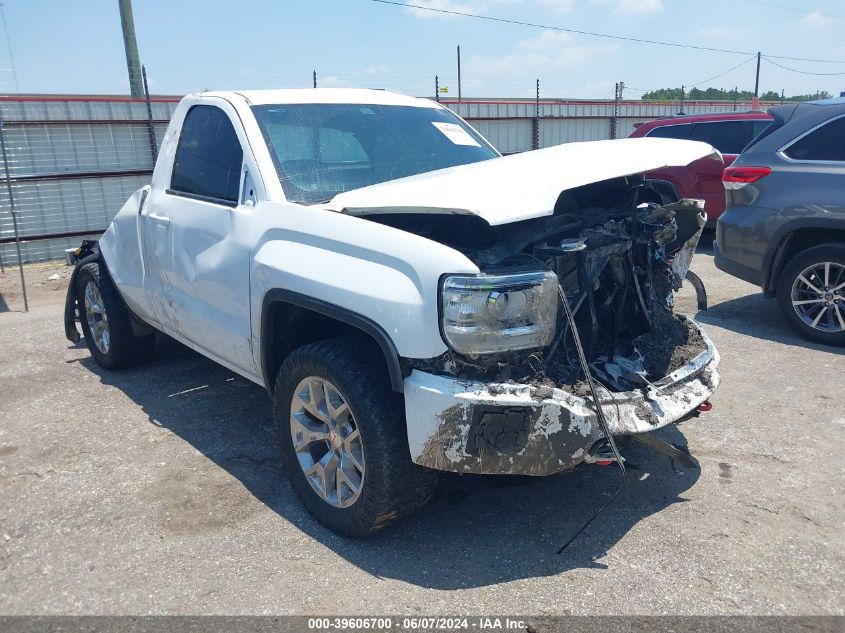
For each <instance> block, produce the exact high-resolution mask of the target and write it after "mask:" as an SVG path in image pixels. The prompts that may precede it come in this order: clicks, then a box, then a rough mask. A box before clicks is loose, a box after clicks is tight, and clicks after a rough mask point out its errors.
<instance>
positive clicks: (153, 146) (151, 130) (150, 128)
mask: <svg viewBox="0 0 845 633" xmlns="http://www.w3.org/2000/svg"><path fill="white" fill-rule="evenodd" d="M141 77H143V79H144V98H145V99H146V101H147V132H148V134H149V135H150V154H151V155H152V157H153V168H155V165H156V161H157V160H158V142H156V128H155V124H154V123H153V104H152V101H150V87H149V85H147V67H146V66H141Z"/></svg>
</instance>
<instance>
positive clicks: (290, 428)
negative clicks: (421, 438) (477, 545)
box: [273, 337, 437, 536]
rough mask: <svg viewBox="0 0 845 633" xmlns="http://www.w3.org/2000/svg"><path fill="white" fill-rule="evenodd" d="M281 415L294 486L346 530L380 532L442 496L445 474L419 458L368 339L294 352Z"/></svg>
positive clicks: (281, 438)
mask: <svg viewBox="0 0 845 633" xmlns="http://www.w3.org/2000/svg"><path fill="white" fill-rule="evenodd" d="M273 417H274V421H275V426H276V435H277V439H278V442H279V448H280V450H281V453H282V459H283V462H284V467H285V471H286V474H287V476H288V478H289V479H290V482H291V485H292V486H293V488H294V490H295V491H296V493H297V495H298V496H299V498H300V499H301V500H302V502H303V504H304V505H305V506H306V508H308V510H309V511H310V512H311V514H313V515H314V517H316V518H317V520H318V521H320V522H321V523H323V524H324V525H326V526H327V527H329V528H330V529H332V530H333V531H335V532H338V533H339V534H344V535H348V536H360V535H364V534H369V533H371V532H375V531H376V530H379V529H381V528H383V527H385V526H386V525H388V524H389V523H391V522H393V521H394V520H396V519H398V518H400V517H402V516H405V515H407V514H410V513H411V512H413V511H414V510H416V509H418V508H420V507H422V506H423V505H424V504H425V503H426V502H427V501H428V500H429V499H430V498H431V497H432V496H433V494H434V489H435V485H436V483H437V474H436V472H435V471H432V470H429V469H427V468H424V467H422V466H417V465H416V464H414V463H413V462H412V461H411V456H410V453H409V451H408V440H407V433H406V430H405V412H404V407H403V403H402V398H401V396H400V395H399V394H396V393H394V392H393V391H392V390H391V387H390V382H389V379H388V376H387V371H386V368H385V367H384V360H383V359H382V358H380V357H379V354H378V352H377V351H376V350H375V349H374V348H373V346H371V345H369V344H368V341H366V340H364V339H358V338H355V337H343V338H336V339H329V340H325V341H319V342H317V343H311V344H309V345H305V346H303V347H300V348H299V349H297V350H295V351H293V352H292V353H291V355H290V356H289V357H288V358H287V359H286V360H285V362H284V363H283V364H282V367H281V368H280V369H279V374H278V378H277V379H276V385H275V388H274V392H273Z"/></svg>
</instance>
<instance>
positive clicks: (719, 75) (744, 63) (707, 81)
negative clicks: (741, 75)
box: [690, 55, 757, 88]
mask: <svg viewBox="0 0 845 633" xmlns="http://www.w3.org/2000/svg"><path fill="white" fill-rule="evenodd" d="M756 57H757V55H752V56H751V57H749V58H748V59H746V60H745V61H744V62H741V63H739V64H737V65H736V66H734V67H733V68H728V69H727V70H726V71H725V72H723V73H719V74H718V75H716V76H715V77H710V79H705V80H703V81H699V82H698V83H695V84H692V85H691V86H690V88H695V87H696V86H700V85H701V84H706V83H710V82H711V81H713V80H714V79H718V78H719V77H724V76H725V75H727V74H728V73H730V72H733V71H735V70H736V69H737V68H739V67H740V66H745V65H746V64H747V63H748V62H750V61H751V60H752V59H755V58H756Z"/></svg>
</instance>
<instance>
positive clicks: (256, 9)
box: [0, 0, 845, 98]
mask: <svg viewBox="0 0 845 633" xmlns="http://www.w3.org/2000/svg"><path fill="white" fill-rule="evenodd" d="M407 1H408V2H414V3H415V4H420V5H427V6H433V7H439V8H445V9H454V10H458V11H464V12H474V13H480V14H485V15H491V16H497V17H502V18H508V19H514V20H521V21H528V22H536V23H541V24H545V25H553V26H562V27H567V28H574V29H582V30H590V31H600V32H604V33H610V34H617V35H626V36H634V37H643V38H647V39H659V40H668V41H675V42H685V43H689V44H695V45H702V46H713V47H717V48H726V49H735V50H742V51H756V50H763V51H764V54H765V53H769V54H772V55H785V56H794V57H805V58H824V59H837V60H843V63H842V64H820V63H810V62H801V61H785V60H778V61H779V63H781V64H783V65H785V66H790V67H792V68H794V69H798V70H802V71H811V72H818V73H832V72H842V73H845V28H843V27H844V26H845V2H843V1H842V0H771V2H768V1H765V0H764V1H761V0H407ZM3 4H4V7H5V12H6V17H7V21H8V26H9V34H10V39H11V45H12V50H13V54H14V59H15V62H16V66H17V74H18V80H19V84H20V89H21V91H22V92H45V93H106V94H123V93H126V92H128V82H127V79H126V65H125V57H124V52H123V40H122V35H121V30H120V18H119V13H118V8H117V0H76V1H74V2H68V1H61V0H5V1H4V2H3ZM133 4H134V14H135V26H136V29H137V33H138V47H139V51H140V54H141V59H142V62H143V63H144V64H145V65H146V66H147V71H148V74H149V76H150V78H151V84H152V85H151V90H152V91H153V92H154V93H158V94H175V95H179V94H185V93H188V92H195V91H200V90H204V89H237V88H244V89H245V88H277V87H307V86H310V85H311V72H312V70H314V69H316V70H317V73H318V80H319V84H320V86H323V87H328V86H363V87H379V88H388V89H393V90H397V91H400V92H405V93H409V94H415V95H430V94H433V84H434V75H435V74H437V75H439V76H440V81H441V84H442V85H446V86H448V87H449V89H450V96H455V94H456V92H457V90H456V88H457V85H456V84H457V82H456V69H455V66H456V64H455V46H456V45H457V44H460V45H461V50H462V56H463V94H464V96H465V97H484V96H512V97H529V96H533V94H534V81H535V78H538V77H539V78H540V81H541V93H542V95H543V96H547V97H571V98H603V97H608V96H612V91H613V85H614V82H616V81H620V80H621V81H625V83H626V84H627V85H628V86H630V87H632V89H631V90H629V91H628V92H627V93H626V95H625V96H626V97H628V98H637V97H639V95H640V92H638V91H636V90H634V89H639V90H643V89H651V88H657V87H667V86H680V85H681V84H685V85H687V86H690V85H692V84H695V83H698V82H701V81H703V80H706V79H708V78H710V77H713V76H715V75H718V74H719V73H721V72H723V71H725V70H727V69H729V68H731V67H732V66H735V65H736V64H739V63H740V62H742V61H743V60H744V59H745V57H743V56H739V55H732V54H726V53H708V52H702V51H694V50H684V49H677V48H668V47H662V46H652V45H644V44H635V43H629V42H622V41H613V40H606V39H600V38H595V37H588V36H582V35H570V34H567V33H561V32H556V31H548V30H543V29H537V28H528V27H523V26H515V25H507V24H497V23H491V22H484V21H480V20H475V19H469V18H462V17H448V16H443V15H437V14H433V13H429V12H424V11H418V10H413V9H408V8H401V7H395V6H387V5H382V4H376V3H373V2H371V1H369V0H275V1H273V0H237V1H234V0H233V1H228V0H227V1H223V0H134V2H133ZM0 36H2V33H0ZM3 39H4V41H3V42H2V45H0V91H2V92H14V83H13V79H12V73H11V71H10V64H9V54H8V51H7V47H6V46H5V44H6V41H5V38H3ZM711 85H712V86H715V87H726V88H732V87H734V86H739V87H740V88H741V89H742V88H746V89H753V87H754V62H749V63H747V64H745V65H743V66H742V67H741V68H738V69H737V70H735V71H733V72H731V73H729V74H727V75H725V76H724V77H722V78H720V79H716V80H714V81H712V82H709V83H704V84H703V85H702V86H701V87H708V86H711ZM782 88H783V89H786V92H787V94H790V93H809V92H816V91H817V90H827V91H829V92H832V93H834V94H839V92H840V91H845V74H843V75H840V76H807V75H803V74H799V73H795V72H789V71H787V70H784V69H781V68H778V67H776V66H773V65H772V64H769V63H767V62H763V67H762V79H761V90H763V91H765V90H777V91H780V90H781V89H782Z"/></svg>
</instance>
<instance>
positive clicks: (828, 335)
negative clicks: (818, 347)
mask: <svg viewBox="0 0 845 633" xmlns="http://www.w3.org/2000/svg"><path fill="white" fill-rule="evenodd" d="M823 262H832V263H836V264H839V265H840V266H845V244H836V243H832V244H822V245H821V246H814V247H813V248H809V249H807V250H806V251H803V252H802V253H799V254H798V255H796V256H795V257H793V258H792V259H791V260H789V262H788V263H787V264H786V266H784V268H783V270H782V271H781V273H780V278H779V279H778V283H777V300H778V305H779V306H780V310H781V312H782V313H783V316H784V318H785V319H786V322H787V323H789V325H790V326H791V327H792V328H793V329H794V330H795V331H796V332H798V334H800V335H801V336H802V337H804V338H806V339H808V340H810V341H815V342H816V343H824V344H827V345H837V346H845V330H840V331H838V332H837V331H828V332H825V331H822V330H820V329H817V328H814V327H813V326H812V325H811V324H810V323H807V322H805V321H804V320H803V319H802V318H801V317H800V316H799V315H798V313H797V312H796V311H795V309H794V308H793V306H792V287H793V284H794V283H795V281H796V279H798V276H799V275H800V274H801V273H802V272H803V271H805V270H806V269H807V268H809V267H810V266H813V265H814V264H822V263H823ZM842 281H845V280H841V281H838V283H842ZM838 283H837V285H838ZM831 284H832V282H831ZM839 293H840V297H841V299H840V301H839V302H838V304H837V305H838V310H839V312H840V314H842V316H843V318H845V290H844V289H841V290H839ZM834 296H835V295H834ZM834 316H835V314H834Z"/></svg>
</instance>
